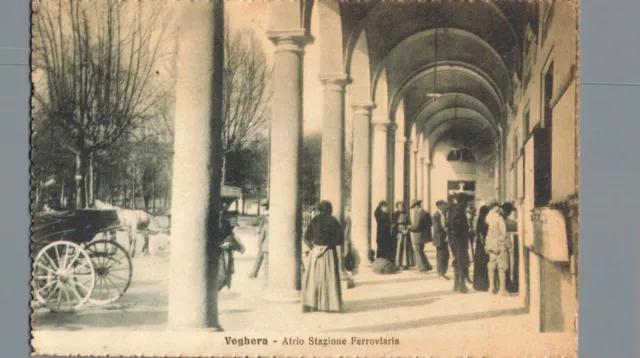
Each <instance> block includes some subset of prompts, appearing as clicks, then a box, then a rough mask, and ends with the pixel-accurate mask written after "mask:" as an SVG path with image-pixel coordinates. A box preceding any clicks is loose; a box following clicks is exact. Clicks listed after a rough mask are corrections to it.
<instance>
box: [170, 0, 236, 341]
mask: <svg viewBox="0 0 640 358" xmlns="http://www.w3.org/2000/svg"><path fill="white" fill-rule="evenodd" d="M223 6H224V5H223V2H221V1H217V2H213V3H206V2H200V3H190V4H184V5H181V8H180V10H181V14H180V33H179V36H180V39H181V41H180V48H179V51H178V58H177V61H178V77H177V82H176V118H177V120H176V122H175V146H174V148H175V149H174V156H173V183H172V188H173V190H172V200H171V207H172V210H171V211H172V213H173V216H172V218H171V227H172V229H171V230H172V235H171V238H172V240H171V256H170V270H169V307H168V313H169V315H168V323H169V326H170V327H173V328H190V329H198V328H200V329H207V328H213V329H216V330H219V329H220V327H219V324H218V289H217V268H218V258H219V249H218V247H217V244H218V240H217V232H218V225H219V217H220V211H219V210H220V183H221V180H220V179H221V174H222V171H221V168H222V148H221V145H222V138H221V134H220V133H221V128H222V103H221V101H222V83H223V82H222V67H223V63H224V61H223V60H224V59H223V56H224V54H223V51H224V47H223V39H224V34H223V31H224V24H223V20H224V7H223Z"/></svg>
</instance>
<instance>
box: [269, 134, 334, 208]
mask: <svg viewBox="0 0 640 358" xmlns="http://www.w3.org/2000/svg"><path fill="white" fill-rule="evenodd" d="M321 155H322V135H321V134H319V133H315V134H311V135H308V136H306V137H305V138H304V141H303V146H302V158H301V160H302V200H303V205H304V206H305V207H309V206H313V205H316V204H317V203H318V200H319V199H320V165H321V162H320V158H321ZM274 159H275V158H274Z"/></svg>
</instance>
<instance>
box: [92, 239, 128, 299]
mask: <svg viewBox="0 0 640 358" xmlns="http://www.w3.org/2000/svg"><path fill="white" fill-rule="evenodd" d="M85 250H86V251H87V252H88V253H89V257H91V261H92V262H93V267H94V269H95V272H96V284H95V288H94V289H93V293H92V294H91V298H89V302H91V303H94V304H99V305H101V304H107V303H111V302H113V301H115V300H117V299H119V298H120V297H122V295H123V294H124V293H125V292H126V291H127V289H128V288H129V285H130V284H131V276H132V274H133V266H132V264H131V258H130V257H129V254H128V253H127V250H126V249H125V248H124V247H122V245H120V244H118V243H117V242H115V241H110V240H96V241H93V242H91V243H89V244H87V246H86V247H85Z"/></svg>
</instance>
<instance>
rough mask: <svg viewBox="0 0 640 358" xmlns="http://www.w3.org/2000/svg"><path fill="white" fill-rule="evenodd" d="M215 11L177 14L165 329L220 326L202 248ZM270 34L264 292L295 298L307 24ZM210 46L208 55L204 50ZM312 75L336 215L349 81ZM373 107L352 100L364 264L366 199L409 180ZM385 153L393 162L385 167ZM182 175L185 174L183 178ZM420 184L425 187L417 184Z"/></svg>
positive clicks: (217, 69) (358, 240)
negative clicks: (269, 257)
mask: <svg viewBox="0 0 640 358" xmlns="http://www.w3.org/2000/svg"><path fill="white" fill-rule="evenodd" d="M214 3H215V4H220V3H221V2H214ZM223 14H224V13H223V10H222V6H219V5H214V6H211V5H210V4H203V5H202V6H200V7H197V6H186V7H184V9H183V14H182V18H181V22H182V26H181V29H182V30H181V31H182V34H181V38H182V39H184V41H181V49H180V52H179V59H178V61H179V79H178V85H177V104H176V114H177V117H178V118H180V120H178V121H176V149H175V154H174V172H176V173H178V174H177V175H174V183H173V184H174V190H173V193H174V195H173V201H172V203H173V206H175V210H173V212H174V216H173V218H172V219H173V220H172V225H173V227H174V230H173V231H174V237H179V238H181V239H180V240H178V241H175V242H174V243H175V245H172V253H171V277H170V302H169V306H170V307H169V320H170V323H171V325H172V326H189V327H215V326H217V325H218V322H217V294H216V293H217V289H216V286H217V283H216V282H215V277H216V275H215V274H214V273H213V272H214V271H215V270H216V269H217V262H216V261H217V260H215V261H214V262H210V258H211V257H212V256H215V254H213V255H212V253H211V252H210V251H211V248H212V246H211V245H212V240H211V237H212V233H211V232H210V231H211V228H213V227H216V225H215V223H211V222H209V221H210V218H211V217H214V218H215V217H217V215H218V214H219V213H214V214H212V212H211V210H212V209H215V208H216V207H218V205H217V204H215V197H219V190H220V188H219V187H217V185H218V184H216V182H217V181H216V180H212V178H213V177H216V173H217V172H216V170H217V169H215V168H216V167H219V165H218V164H219V163H218V160H217V159H216V158H218V157H219V156H220V153H219V152H220V150H219V149H220V148H219V145H220V143H218V142H216V140H215V136H213V137H212V135H213V134H212V133H214V132H219V128H217V126H219V124H220V123H221V121H219V119H216V118H217V117H218V116H219V113H217V112H212V111H213V109H212V108H214V106H212V105H211V104H212V102H216V101H219V100H220V99H221V95H220V94H219V92H220V90H221V88H219V87H217V86H216V83H222V81H221V80H220V78H219V77H220V76H221V65H220V63H222V62H221V61H222V53H221V52H220V51H217V50H216V49H221V48H222V46H221V43H222V42H221V40H220V39H222V38H223V32H222V31H221V30H222V28H221V26H222V17H223ZM193 18H198V21H192V19H193ZM206 19H210V20H208V21H207V20H206ZM212 29H213V30H214V31H213V36H212V37H213V38H211V37H208V36H199V34H203V33H211V30H212ZM194 34H195V35H194ZM268 37H269V39H270V40H271V41H272V42H273V43H274V44H275V54H274V69H273V71H274V74H273V77H272V78H273V97H272V101H273V102H272V107H271V108H272V111H273V116H272V121H271V134H270V135H271V146H270V157H271V158H273V159H274V160H272V161H271V166H270V173H269V175H270V178H269V185H270V188H269V192H270V193H272V194H273V195H270V207H271V208H270V209H271V210H270V240H269V251H270V252H273V253H277V257H278V260H273V262H270V263H269V268H268V270H269V273H268V286H267V295H266V299H267V300H270V301H279V302H297V301H299V299H300V293H299V292H300V288H301V257H302V240H301V239H302V238H301V234H302V205H301V197H300V192H301V190H300V189H301V175H300V174H301V172H300V154H301V149H302V141H303V127H302V120H303V118H302V117H303V116H302V91H303V87H302V78H303V76H302V69H303V57H304V56H303V53H304V47H305V45H306V44H308V43H309V42H311V41H312V38H311V36H309V34H308V33H307V31H306V30H305V29H287V30H278V31H269V32H268ZM186 39H189V41H187V40H186ZM211 53H214V54H216V56H211ZM205 59H210V60H209V61H205ZM183 70H184V71H183ZM320 81H321V82H322V83H323V87H324V102H323V114H322V120H323V141H322V159H321V160H322V162H321V167H322V172H321V198H322V199H324V200H329V201H330V202H331V203H332V204H333V206H334V214H335V215H336V216H337V217H338V218H340V219H342V218H343V214H344V213H343V212H342V210H343V203H344V176H343V173H344V154H345V144H344V133H345V130H344V129H345V128H344V122H345V120H344V112H345V111H344V103H345V98H344V96H345V86H346V85H347V84H348V83H349V80H348V78H347V76H346V75H345V74H340V73H339V74H327V75H323V76H321V77H320ZM216 107H219V106H216ZM374 108H375V104H374V103H372V102H364V103H356V104H354V105H353V137H354V140H353V167H352V169H353V170H352V178H351V180H352V182H351V188H352V189H351V193H352V197H351V230H352V231H351V235H352V236H351V237H352V245H353V248H354V249H355V250H354V251H355V252H354V253H355V254H356V262H358V261H359V262H366V261H367V260H366V257H367V253H368V252H369V250H371V249H372V241H373V240H371V236H372V235H371V229H370V228H371V217H372V215H371V214H372V209H373V208H372V203H376V204H377V202H378V201H381V200H390V199H392V198H396V199H400V198H403V197H404V196H405V195H406V193H407V186H408V180H407V179H408V177H407V175H406V174H405V167H406V163H407V159H408V157H409V153H408V151H407V149H408V147H407V144H408V143H407V142H406V141H405V140H402V139H401V140H398V141H395V146H396V148H395V149H394V151H390V148H389V145H390V144H391V143H394V141H393V140H394V139H395V133H394V132H395V126H393V125H392V122H391V121H390V120H388V119H387V118H377V119H376V120H373V121H372V120H371V114H372V110H373V109H374ZM214 117H216V118H214ZM390 136H393V137H394V138H390ZM212 138H214V139H212ZM193 153H200V154H198V155H193ZM390 157H395V159H396V160H395V164H393V167H391V168H390V165H389V159H390ZM218 159H219V158H218ZM420 167H421V168H420V170H419V171H418V172H419V173H422V167H423V165H420ZM392 168H394V169H392ZM212 172H215V173H212ZM391 172H394V173H393V176H390V175H391ZM184 173H191V175H182V174H184ZM219 174H220V173H217V176H219ZM393 182H395V185H394V186H395V187H396V188H399V189H394V190H393V191H390V190H389V186H390V183H393ZM212 183H213V184H212ZM418 183H420V184H419V185H420V187H421V188H424V183H421V182H420V181H418ZM196 184H197V185H196ZM202 188H206V193H205V194H206V195H202V194H203V191H202V190H203V189H202ZM421 190H423V189H421ZM216 192H218V194H217V195H216ZM413 197H415V196H413ZM372 199H373V200H372ZM404 200H406V199H404ZM212 202H213V204H212ZM214 236H215V235H214ZM184 238H191V239H189V240H185V239H184ZM360 266H362V265H360Z"/></svg>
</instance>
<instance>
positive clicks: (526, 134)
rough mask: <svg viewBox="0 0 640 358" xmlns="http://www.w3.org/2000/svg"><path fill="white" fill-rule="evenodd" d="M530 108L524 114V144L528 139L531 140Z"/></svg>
mask: <svg viewBox="0 0 640 358" xmlns="http://www.w3.org/2000/svg"><path fill="white" fill-rule="evenodd" d="M529 114H530V113H529V108H527V110H526V112H525V113H524V124H523V126H522V138H524V139H523V141H524V142H526V141H527V138H529V131H530V128H531V127H530V124H531V123H530V117H529Z"/></svg>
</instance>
